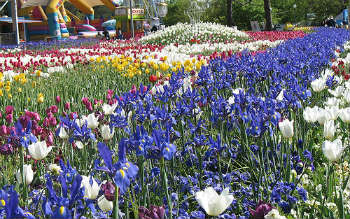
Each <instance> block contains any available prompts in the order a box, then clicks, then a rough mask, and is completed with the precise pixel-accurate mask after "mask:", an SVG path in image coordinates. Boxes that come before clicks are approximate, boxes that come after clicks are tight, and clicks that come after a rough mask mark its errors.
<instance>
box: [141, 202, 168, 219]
mask: <svg viewBox="0 0 350 219" xmlns="http://www.w3.org/2000/svg"><path fill="white" fill-rule="evenodd" d="M164 215H165V208H164V206H155V205H151V207H150V208H149V209H147V208H146V207H143V206H141V207H139V218H140V219H163V218H164Z"/></svg>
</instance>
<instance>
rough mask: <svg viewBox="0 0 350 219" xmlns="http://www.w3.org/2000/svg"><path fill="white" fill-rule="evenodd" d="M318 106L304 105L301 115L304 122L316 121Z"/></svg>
mask: <svg viewBox="0 0 350 219" xmlns="http://www.w3.org/2000/svg"><path fill="white" fill-rule="evenodd" d="M318 111H319V108H318V106H315V107H312V108H310V107H306V108H305V109H304V112H303V117H304V119H305V121H306V122H316V121H317V116H316V115H317V114H318Z"/></svg>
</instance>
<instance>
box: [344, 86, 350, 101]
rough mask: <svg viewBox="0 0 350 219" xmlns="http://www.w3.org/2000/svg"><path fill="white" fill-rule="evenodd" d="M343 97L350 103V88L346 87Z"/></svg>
mask: <svg viewBox="0 0 350 219" xmlns="http://www.w3.org/2000/svg"><path fill="white" fill-rule="evenodd" d="M343 99H344V100H345V101H346V102H347V103H350V89H349V88H347V89H346V90H345V91H344V93H343Z"/></svg>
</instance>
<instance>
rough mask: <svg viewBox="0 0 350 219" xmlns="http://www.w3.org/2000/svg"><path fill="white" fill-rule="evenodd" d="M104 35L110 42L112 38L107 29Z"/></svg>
mask: <svg viewBox="0 0 350 219" xmlns="http://www.w3.org/2000/svg"><path fill="white" fill-rule="evenodd" d="M103 35H104V36H105V39H106V40H110V39H111V38H110V37H109V32H108V30H107V28H105V27H104V28H103Z"/></svg>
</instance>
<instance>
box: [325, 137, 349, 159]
mask: <svg viewBox="0 0 350 219" xmlns="http://www.w3.org/2000/svg"><path fill="white" fill-rule="evenodd" d="M322 151H323V154H324V156H325V157H327V159H328V160H330V161H337V160H338V159H339V158H340V157H341V155H342V153H343V151H344V148H343V146H342V142H341V140H340V139H336V140H334V141H333V142H331V141H327V140H326V141H325V142H323V144H322Z"/></svg>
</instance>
